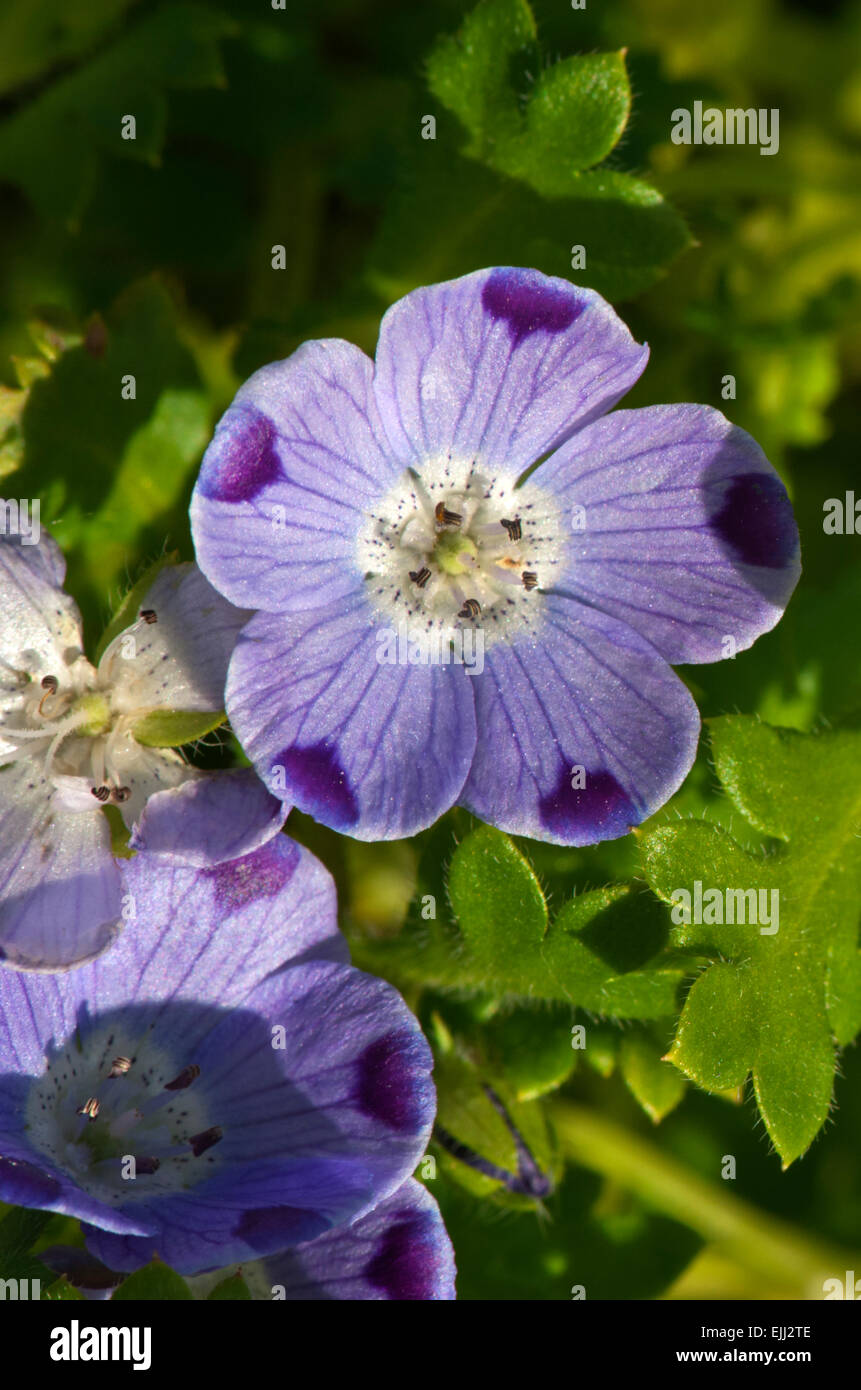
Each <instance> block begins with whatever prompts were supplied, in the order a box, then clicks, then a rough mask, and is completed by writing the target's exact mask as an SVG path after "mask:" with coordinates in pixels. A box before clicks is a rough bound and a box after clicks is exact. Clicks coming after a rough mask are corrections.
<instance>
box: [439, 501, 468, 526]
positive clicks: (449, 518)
mask: <svg viewBox="0 0 861 1390" xmlns="http://www.w3.org/2000/svg"><path fill="white" fill-rule="evenodd" d="M433 514H434V520H435V521H436V524H437V526H460V524H461V522H462V521H463V517H462V516H461V515H460V512H450V511H449V509H448V507H447V506H446V505H445V502H437V504H436V506H435V507H434V513H433Z"/></svg>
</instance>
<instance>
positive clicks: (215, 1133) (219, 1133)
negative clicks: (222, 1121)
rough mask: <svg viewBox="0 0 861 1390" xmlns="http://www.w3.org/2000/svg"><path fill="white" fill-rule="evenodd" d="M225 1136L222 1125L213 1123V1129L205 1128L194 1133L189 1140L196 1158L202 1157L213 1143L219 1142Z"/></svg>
mask: <svg viewBox="0 0 861 1390" xmlns="http://www.w3.org/2000/svg"><path fill="white" fill-rule="evenodd" d="M223 1137H224V1131H223V1129H222V1128H221V1126H220V1125H213V1126H212V1128H211V1129H204V1130H202V1131H201V1133H200V1134H193V1135H192V1136H191V1138H190V1139H189V1141H188V1142H189V1144H190V1145H191V1152H192V1153H193V1154H194V1156H195V1158H200V1155H201V1154H203V1153H206V1150H207V1149H211V1148H212V1146H213V1144H217V1143H218V1141H219V1139H222V1138H223Z"/></svg>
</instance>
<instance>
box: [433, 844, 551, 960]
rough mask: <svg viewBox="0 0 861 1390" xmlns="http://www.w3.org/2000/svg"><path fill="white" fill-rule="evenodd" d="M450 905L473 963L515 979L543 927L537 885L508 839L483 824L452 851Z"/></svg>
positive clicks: (544, 908) (544, 921) (542, 903)
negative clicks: (510, 975) (472, 956)
mask: <svg viewBox="0 0 861 1390" xmlns="http://www.w3.org/2000/svg"><path fill="white" fill-rule="evenodd" d="M448 891H449V897H450V898H451V905H452V907H453V909H454V911H455V913H456V914H457V917H458V920H459V922H460V927H461V930H462V932H463V933H464V936H465V937H466V940H467V943H468V945H469V947H470V950H471V952H472V954H473V955H474V957H475V959H476V962H477V963H478V964H479V965H481V964H486V965H487V966H488V968H491V969H493V971H494V972H503V973H506V974H509V973H510V974H512V975H517V974H518V972H519V970H520V965H521V962H522V960H523V959H524V958H526V959H528V958H529V956H530V955H532V956H534V955H535V953H536V951H537V950H538V948H539V947H540V944H541V940H542V938H543V936H544V933H545V931H546V929H547V904H546V903H545V901H544V894H543V893H542V891H541V884H540V883H539V882H538V879H537V878H536V877H535V874H534V873H533V871H532V869H531V868H530V866H529V865H528V864H527V862H526V860H525V859H524V858H523V856H522V854H520V852H519V851H518V850H516V849H515V847H514V845H513V844H512V843H511V841H510V839H509V838H508V836H507V835H503V833H502V832H501V831H500V830H494V829H493V828H492V827H491V826H489V825H483V826H481V827H480V829H478V830H474V831H473V832H472V834H471V835H468V836H467V838H466V839H465V840H464V842H463V844H462V845H460V846H459V848H458V849H457V850H456V851H455V854H454V857H453V859H452V861H451V868H450V870H449V880H448Z"/></svg>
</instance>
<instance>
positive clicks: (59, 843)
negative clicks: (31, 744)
mask: <svg viewBox="0 0 861 1390" xmlns="http://www.w3.org/2000/svg"><path fill="white" fill-rule="evenodd" d="M61 780H62V781H63V782H64V783H69V782H71V781H72V780H73V779H71V778H67V779H61ZM74 780H75V781H78V780H79V779H74ZM89 799H90V803H91V804H90V808H88V809H87V810H81V811H79V812H77V813H75V812H72V811H70V810H69V809H68V805H69V791H68V787H67V786H61V787H60V788H59V789H55V787H54V785H53V784H52V783H51V782H50V781H49V780H48V779H47V778H45V777H44V776H43V775H42V773H41V770H40V769H39V768H38V766H37V765H35V764H33V763H32V762H30V761H29V760H27V761H22V762H19V763H10V764H8V765H7V766H6V767H3V768H0V864H2V866H3V869H2V896H0V959H2V960H3V962H4V964H6V965H10V966H13V967H14V968H15V969H18V970H67V969H68V968H69V967H70V966H73V965H79V964H80V963H81V962H82V961H86V960H91V959H92V958H93V957H94V956H97V955H99V954H100V953H101V952H102V951H104V950H105V948H106V947H107V946H109V945H110V943H111V941H112V940H113V938H114V936H115V934H116V931H117V928H118V926H119V917H120V878H119V873H118V871H117V868H116V865H115V863H114V861H113V859H112V858H111V852H110V842H111V837H110V830H109V828H108V823H107V821H106V820H105V817H104V816H103V815H102V813H101V811H100V810H99V808H98V806H97V805H96V803H95V802H94V801H93V799H92V797H90V798H89Z"/></svg>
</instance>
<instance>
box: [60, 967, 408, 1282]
mask: <svg viewBox="0 0 861 1390" xmlns="http://www.w3.org/2000/svg"><path fill="white" fill-rule="evenodd" d="M255 1017H256V1019H257V1022H256V1023H255V1024H253V1025H252V1024H251V1020H252V1019H254V1018H255ZM270 1021H271V1024H272V1027H270V1026H269V1023H270ZM275 1025H278V1026H279V1028H280V1030H281V1037H280V1038H278V1039H276V1038H275V1034H274V1029H275ZM276 1043H277V1044H278V1045H276ZM194 1056H195V1059H196V1060H197V1061H198V1063H199V1065H200V1069H201V1082H200V1083H198V1084H201V1085H203V1084H205V1089H206V1096H207V1104H208V1107H209V1109H210V1112H211V1113H212V1114H214V1115H216V1116H219V1117H222V1116H223V1130H224V1133H223V1137H222V1139H221V1140H220V1142H219V1145H218V1166H217V1167H216V1168H215V1169H214V1170H213V1175H212V1177H211V1178H208V1179H207V1178H206V1177H205V1173H202V1174H201V1180H200V1182H199V1183H198V1184H197V1185H196V1186H194V1187H191V1188H189V1190H188V1191H186V1192H183V1193H178V1194H168V1195H161V1196H159V1197H158V1198H151V1199H147V1200H145V1201H143V1202H142V1203H141V1207H140V1209H141V1211H142V1212H145V1213H146V1218H147V1219H151V1220H152V1221H153V1222H154V1223H157V1225H158V1230H157V1231H156V1233H155V1234H154V1235H153V1237H152V1238H147V1239H142V1240H137V1239H123V1240H118V1239H116V1238H113V1237H105V1236H104V1235H103V1234H102V1233H101V1232H97V1231H89V1232H87V1244H88V1246H89V1248H90V1249H91V1250H92V1251H93V1252H94V1253H95V1254H96V1255H98V1256H99V1258H100V1259H103V1260H105V1262H106V1263H108V1264H110V1265H113V1266H114V1267H115V1268H121V1269H128V1268H135V1267H136V1266H137V1265H139V1264H143V1263H145V1262H146V1261H147V1260H148V1259H150V1258H152V1255H153V1253H154V1252H155V1251H158V1252H159V1254H160V1255H161V1257H162V1258H163V1259H165V1260H166V1261H167V1262H168V1263H169V1264H172V1265H173V1266H174V1267H175V1268H177V1269H179V1270H181V1271H183V1272H186V1271H187V1272H190V1273H194V1272H197V1271H198V1270H203V1269H208V1268H212V1267H213V1266H217V1265H225V1264H227V1263H230V1262H231V1261H234V1260H247V1259H253V1258H254V1257H255V1256H258V1255H265V1254H270V1253H271V1252H272V1251H274V1250H281V1249H284V1248H285V1247H287V1246H289V1245H295V1244H298V1243H300V1242H303V1241H306V1240H309V1239H314V1238H315V1237H316V1236H317V1235H319V1234H321V1233H322V1232H323V1231H325V1230H327V1229H329V1228H330V1227H332V1226H334V1225H340V1224H343V1223H344V1222H345V1221H349V1220H352V1219H353V1218H354V1217H357V1216H360V1215H363V1214H364V1213H365V1212H367V1211H369V1210H370V1209H371V1208H373V1207H374V1206H375V1205H376V1204H377V1203H378V1202H379V1201H381V1200H382V1199H383V1198H385V1197H387V1196H389V1195H390V1193H392V1192H393V1191H395V1190H396V1189H397V1188H398V1187H400V1185H401V1183H402V1182H403V1181H404V1180H405V1178H406V1177H407V1176H408V1175H409V1173H411V1172H412V1170H413V1168H414V1167H415V1165H416V1163H417V1162H418V1159H419V1158H420V1156H421V1154H422V1153H423V1152H424V1149H425V1146H426V1144H427V1140H428V1138H429V1136H430V1130H431V1126H432V1124H433V1116H434V1110H435V1096H434V1089H433V1084H432V1082H431V1076H430V1073H431V1067H432V1058H431V1053H430V1049H429V1047H428V1045H427V1043H426V1041H425V1039H424V1037H423V1036H422V1034H421V1031H420V1029H419V1026H418V1023H417V1022H416V1020H415V1018H414V1017H413V1015H412V1014H411V1013H410V1012H409V1010H408V1009H407V1006H406V1005H405V1004H404V1002H403V1000H402V999H401V998H400V996H399V995H398V994H397V993H396V991H395V990H394V989H393V988H392V987H391V985H389V984H387V983H386V982H385V981H383V980H378V979H375V978H373V977H372V976H369V975H364V974H362V973H361V972H360V971H358V970H354V969H353V968H352V967H351V966H345V965H336V964H332V963H328V962H321V961H315V962H312V963H309V964H307V965H294V966H290V968H288V969H286V970H282V971H280V972H279V973H277V974H275V975H273V976H271V977H270V978H269V979H268V980H265V981H264V982H263V983H262V984H261V985H259V986H258V987H257V988H256V989H255V990H254V991H253V992H252V993H251V994H250V995H249V997H248V999H247V1001H246V1008H244V1009H242V1010H241V1011H236V1012H234V1013H232V1014H228V1015H227V1016H223V1017H222V1018H221V1021H220V1022H218V1023H217V1024H216V1026H215V1027H214V1028H213V1029H212V1031H211V1032H210V1033H209V1034H208V1035H207V1036H206V1037H205V1038H204V1039H202V1041H201V1044H200V1046H199V1048H198V1050H197V1051H196V1052H195V1053H194ZM204 1078H205V1082H204Z"/></svg>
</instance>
